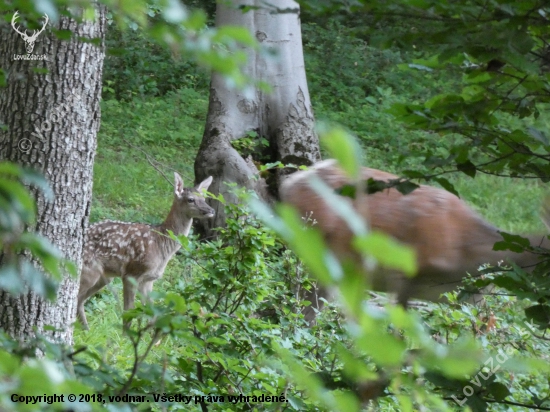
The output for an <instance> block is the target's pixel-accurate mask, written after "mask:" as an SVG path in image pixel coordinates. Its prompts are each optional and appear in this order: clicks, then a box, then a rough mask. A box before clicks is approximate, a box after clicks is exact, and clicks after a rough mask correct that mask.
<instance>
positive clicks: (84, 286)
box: [77, 266, 112, 330]
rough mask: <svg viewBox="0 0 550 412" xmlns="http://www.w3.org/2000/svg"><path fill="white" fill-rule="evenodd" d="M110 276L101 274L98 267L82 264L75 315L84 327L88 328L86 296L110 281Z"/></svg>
mask: <svg viewBox="0 0 550 412" xmlns="http://www.w3.org/2000/svg"><path fill="white" fill-rule="evenodd" d="M111 280H112V279H111V278H107V277H104V276H102V274H101V271H99V270H98V268H93V267H88V266H84V267H83V268H82V273H81V275H80V289H79V291H78V303H77V317H78V319H79V320H80V322H81V323H82V326H83V327H84V329H86V330H87V329H89V328H88V321H87V319H86V313H85V311H84V303H85V302H86V300H88V298H89V297H90V296H92V295H94V294H95V293H96V292H98V291H99V290H101V289H102V288H103V287H105V285H108V284H109V283H110V282H111Z"/></svg>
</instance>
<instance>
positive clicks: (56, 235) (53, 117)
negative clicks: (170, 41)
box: [0, 6, 105, 344]
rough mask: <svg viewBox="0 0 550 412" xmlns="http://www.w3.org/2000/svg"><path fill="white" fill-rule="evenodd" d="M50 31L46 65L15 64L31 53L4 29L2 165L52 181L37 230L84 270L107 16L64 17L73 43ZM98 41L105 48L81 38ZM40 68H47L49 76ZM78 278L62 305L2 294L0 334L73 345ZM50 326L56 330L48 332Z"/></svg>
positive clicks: (63, 291)
mask: <svg viewBox="0 0 550 412" xmlns="http://www.w3.org/2000/svg"><path fill="white" fill-rule="evenodd" d="M51 25H52V22H51V21H50V27H47V28H46V30H45V31H44V32H43V33H42V34H40V36H39V37H38V39H37V41H36V44H35V47H34V50H33V54H35V55H45V56H46V58H47V60H30V61H29V60H15V59H14V55H21V54H26V50H25V43H24V41H23V40H22V38H21V36H20V35H19V34H17V33H16V32H15V31H14V30H13V29H12V27H11V26H9V25H7V26H6V25H4V26H3V27H2V29H1V34H2V42H1V43H0V67H2V68H3V69H4V70H5V71H6V74H7V83H8V84H7V87H6V88H3V89H0V123H3V124H4V125H5V126H7V130H4V131H2V132H1V135H0V136H1V140H0V159H2V160H9V161H12V162H15V163H17V164H20V165H24V166H29V167H32V168H34V169H36V170H38V171H39V172H41V173H42V174H43V175H44V176H45V177H46V179H47V180H48V181H49V183H50V186H51V188H52V190H53V192H54V200H53V201H50V202H48V201H46V200H45V199H44V197H43V196H41V195H40V194H39V193H38V192H36V191H34V190H33V192H34V193H36V200H37V221H36V227H34V228H32V229H33V230H36V231H37V232H38V233H40V234H41V235H42V236H44V237H46V238H47V239H49V240H50V241H51V242H52V243H53V244H54V245H56V246H57V247H58V248H59V249H60V250H61V252H62V254H63V255H64V257H65V258H66V259H69V260H71V261H73V262H76V264H77V267H78V270H79V272H80V268H81V266H82V261H81V255H82V244H83V239H84V231H85V228H86V227H87V222H88V216H89V210H90V202H91V193H92V168H93V161H94V156H95V150H96V136H97V132H98V130H99V124H100V106H99V101H100V97H101V77H102V70H103V59H104V56H105V52H104V39H105V9H104V7H103V6H101V7H98V8H97V9H96V20H95V21H93V22H92V21H84V22H81V23H78V24H77V22H76V21H75V20H73V19H70V18H68V17H64V16H61V17H60V20H59V22H58V23H57V24H56V25H55V26H56V28H57V29H64V30H71V31H72V33H73V35H72V38H71V40H69V41H66V40H60V39H58V38H56V37H55V36H54V35H53V34H52V33H51V31H50V28H51ZM79 37H81V38H87V39H98V41H99V42H100V44H93V43H90V42H82V41H80V40H77V38H79ZM35 69H47V73H44V72H43V71H36V70H35ZM77 293H78V279H72V278H70V277H69V276H68V275H66V276H65V277H64V279H63V281H62V282H61V285H60V288H59V291H58V295H57V300H56V301H55V302H48V301H45V300H44V299H42V298H40V297H39V296H37V295H36V294H34V293H32V292H28V293H25V294H23V295H21V296H17V297H16V296H12V295H10V294H8V293H6V292H3V291H0V328H2V329H3V330H5V331H6V332H8V333H9V334H10V335H11V336H12V337H14V338H18V339H20V340H25V339H27V338H29V337H32V336H34V334H35V332H34V330H33V328H35V327H36V328H37V331H38V332H39V333H45V334H46V336H48V337H49V338H51V339H52V340H55V341H60V342H65V343H69V344H70V343H72V337H73V331H72V323H73V322H74V320H75V313H76V297H77ZM45 325H51V326H53V327H55V329H56V330H55V331H53V332H50V331H46V332H44V326H45Z"/></svg>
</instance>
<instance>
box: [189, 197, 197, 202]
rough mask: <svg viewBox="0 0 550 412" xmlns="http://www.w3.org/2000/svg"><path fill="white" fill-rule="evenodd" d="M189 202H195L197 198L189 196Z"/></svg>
mask: <svg viewBox="0 0 550 412" xmlns="http://www.w3.org/2000/svg"><path fill="white" fill-rule="evenodd" d="M187 203H195V198H194V197H188V198H187Z"/></svg>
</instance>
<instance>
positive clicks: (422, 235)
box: [280, 160, 550, 320]
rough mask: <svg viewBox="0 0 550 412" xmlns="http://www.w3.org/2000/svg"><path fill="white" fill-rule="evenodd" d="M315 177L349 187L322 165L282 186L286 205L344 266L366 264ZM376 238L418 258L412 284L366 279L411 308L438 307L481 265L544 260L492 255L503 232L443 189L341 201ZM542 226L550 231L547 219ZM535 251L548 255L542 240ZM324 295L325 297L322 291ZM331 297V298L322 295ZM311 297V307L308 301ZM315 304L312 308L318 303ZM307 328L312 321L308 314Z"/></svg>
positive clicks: (385, 274) (388, 277) (367, 174)
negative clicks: (309, 223) (427, 303)
mask: <svg viewBox="0 0 550 412" xmlns="http://www.w3.org/2000/svg"><path fill="white" fill-rule="evenodd" d="M312 176H316V177H317V178H319V179H321V180H322V181H324V183H325V184H327V185H328V186H329V187H331V188H333V189H338V188H341V187H343V186H345V185H349V184H351V182H350V179H349V178H348V177H347V175H346V174H345V173H344V172H343V171H342V170H341V169H340V168H339V167H337V164H336V162H335V161H334V160H325V161H322V162H319V163H317V164H316V165H314V166H313V167H311V168H310V169H309V170H306V171H300V172H296V173H294V174H293V175H291V176H290V177H288V178H287V179H286V180H285V181H284V182H283V184H282V186H281V191H280V194H281V200H283V201H285V202H288V203H290V204H291V205H293V206H295V207H296V208H297V210H298V212H299V213H300V214H301V215H302V216H308V217H309V218H310V219H312V220H315V221H316V223H315V226H316V227H318V228H319V229H320V230H321V232H322V233H323V235H324V238H325V240H326V242H327V244H328V246H329V247H330V248H331V249H332V250H333V251H334V253H335V254H336V256H337V257H338V258H339V259H341V260H344V259H352V260H353V261H354V262H356V263H357V264H359V265H360V264H361V259H360V257H359V255H358V253H357V252H355V251H354V249H353V247H352V246H351V241H352V238H353V231H352V230H351V229H350V227H349V226H348V225H347V224H346V222H345V221H344V220H343V219H342V218H341V217H339V216H338V214H337V213H336V212H335V211H334V210H333V209H332V207H331V205H330V204H328V203H327V202H326V201H325V200H324V199H323V198H322V197H321V196H319V195H318V194H317V193H316V192H315V191H314V190H313V189H312V188H311V186H310V179H311V177H312ZM370 178H372V179H373V180H375V181H383V182H389V181H391V180H396V179H398V177H397V176H395V175H393V174H391V173H387V172H383V171H381V170H376V169H369V168H362V170H361V179H362V180H365V181H367V180H368V179H370ZM342 200H343V201H344V202H348V203H349V204H350V205H352V207H353V208H354V209H355V210H356V211H357V212H358V213H359V214H360V215H361V216H362V217H363V218H364V219H365V220H366V222H367V223H368V224H369V225H370V227H371V228H372V229H374V230H378V231H381V232H384V233H386V234H389V235H391V236H392V237H394V238H395V239H397V240H399V241H401V242H402V243H404V244H406V245H409V246H411V247H412V248H414V250H415V251H416V255H417V266H418V273H417V275H416V276H415V277H413V278H407V277H405V276H404V275H403V274H400V273H396V272H392V271H387V270H383V269H378V270H375V271H374V272H373V273H370V272H369V281H370V285H371V286H372V288H373V289H374V290H377V291H381V292H393V293H396V294H397V298H398V301H399V302H400V303H403V304H406V302H407V300H408V299H409V298H418V299H425V300H431V301H438V300H439V299H440V296H441V294H442V293H444V292H449V291H452V290H453V289H454V288H456V287H457V286H458V285H459V284H460V282H461V280H462V278H463V277H465V276H466V272H469V273H471V274H474V273H475V272H476V271H477V269H478V268H479V266H480V265H482V264H484V263H490V264H492V265H497V264H498V262H500V261H504V262H505V263H507V262H512V263H515V264H516V265H518V266H520V267H523V268H525V269H530V268H532V267H533V266H535V265H536V264H537V262H538V261H539V254H537V253H532V252H529V251H524V252H523V253H514V252H512V251H494V250H493V245H494V244H495V242H498V241H499V240H502V236H501V235H500V234H499V233H498V232H499V230H498V229H497V228H496V227H494V226H493V225H491V224H489V223H487V222H485V221H484V220H483V219H482V218H481V217H480V216H479V215H478V214H477V213H476V212H474V211H473V210H472V209H471V208H470V207H468V205H467V204H466V203H464V202H463V201H462V200H461V199H459V198H458V197H457V196H455V195H453V194H452V193H449V192H447V191H445V190H443V189H438V188H435V187H431V186H426V185H421V186H420V187H419V188H417V189H416V190H414V191H413V192H411V193H409V194H407V195H403V194H401V193H400V192H399V191H398V190H397V189H396V188H395V187H389V188H385V189H383V190H382V191H379V192H376V193H373V194H368V195H366V196H357V198H356V200H353V199H351V198H349V197H343V196H342ZM544 220H545V224H546V225H547V226H549V225H548V220H549V219H548V216H546V218H545V219H544ZM527 238H528V239H529V241H530V242H531V245H532V246H540V247H545V248H550V241H549V240H548V239H547V237H546V236H545V235H532V236H527ZM320 293H321V294H325V293H326V291H324V290H321V291H320ZM325 296H326V295H325ZM312 297H313V299H311V298H312ZM316 297H317V296H310V297H308V300H312V302H313V303H314V304H315V302H316V301H317V300H318V299H315V298H316ZM304 314H305V315H306V318H307V319H308V320H311V319H312V318H313V316H314V314H313V311H312V310H305V311H304Z"/></svg>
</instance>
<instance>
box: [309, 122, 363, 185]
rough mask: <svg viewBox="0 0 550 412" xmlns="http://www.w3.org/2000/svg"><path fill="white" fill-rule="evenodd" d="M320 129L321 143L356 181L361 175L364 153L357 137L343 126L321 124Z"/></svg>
mask: <svg viewBox="0 0 550 412" xmlns="http://www.w3.org/2000/svg"><path fill="white" fill-rule="evenodd" d="M319 129H320V130H319V134H320V135H321V143H322V144H323V146H324V147H325V148H326V149H327V151H328V152H329V154H330V156H331V157H333V158H335V159H336V161H337V162H338V165H339V166H340V167H341V168H342V169H343V170H344V171H345V172H346V174H347V175H348V176H349V177H350V178H351V179H352V181H356V180H357V179H358V178H359V175H360V169H361V153H362V150H361V146H359V144H358V142H357V139H355V138H354V137H353V136H352V135H350V134H349V133H348V132H346V131H345V130H344V129H342V128H337V127H332V128H330V129H327V127H326V126H320V127H319Z"/></svg>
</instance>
